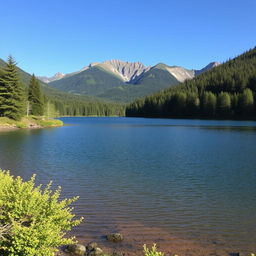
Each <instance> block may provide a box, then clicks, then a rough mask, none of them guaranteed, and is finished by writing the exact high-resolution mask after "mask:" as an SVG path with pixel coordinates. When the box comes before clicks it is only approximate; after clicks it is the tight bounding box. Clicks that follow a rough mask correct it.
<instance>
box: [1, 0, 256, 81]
mask: <svg viewBox="0 0 256 256" xmlns="http://www.w3.org/2000/svg"><path fill="white" fill-rule="evenodd" d="M0 6H1V7H0V8H1V15H0V24H1V31H0V58H2V59H6V58H7V56H8V55H9V54H12V55H13V56H14V58H15V59H16V61H17V62H18V65H19V66H20V67H21V68H22V69H24V70H26V71H27V72H29V73H35V74H36V75H47V76H52V75H53V74H54V73H56V72H58V71H60V72H63V73H70V72H73V71H76V70H79V69H81V68H82V67H84V66H86V65H88V64H89V63H90V62H101V61H104V60H109V59H121V60H124V61H140V62H142V63H144V64H145V65H150V66H152V65H155V64H157V63H159V62H164V63H166V64H168V65H180V66H184V67H186V68H194V69H199V68H202V67H203V66H205V65H207V64H208V63H209V62H211V61H220V62H223V61H225V60H227V59H228V58H232V57H234V56H237V55H239V54H240V53H242V52H243V51H245V50H247V49H249V48H252V47H254V46H255V45H256V19H255V14H256V0H243V1H242V0H214V1H209V0H193V1H191V0H158V1H156V0H155V1H152V0H126V1H121V0H90V1H87V0H72V1H71V0H70V1H68V0H43V1H39V0H33V1H32V0H22V1H20V0H8V1H4V0H2V1H1V5H0Z"/></svg>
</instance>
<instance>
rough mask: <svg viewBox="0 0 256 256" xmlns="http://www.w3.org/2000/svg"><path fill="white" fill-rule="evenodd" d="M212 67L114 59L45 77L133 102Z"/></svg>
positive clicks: (58, 85)
mask: <svg viewBox="0 0 256 256" xmlns="http://www.w3.org/2000/svg"><path fill="white" fill-rule="evenodd" d="M216 65H217V64H216ZM212 67H213V66H209V65H208V66H207V67H205V68H204V69H203V70H187V69H185V68H183V67H177V66H173V67H170V66H167V65H165V64H157V65H156V66H153V67H146V66H144V65H143V64H142V63H140V62H124V61H120V60H111V61H105V62H103V63H92V64H90V65H89V66H87V67H84V68H83V69H82V70H80V71H77V72H74V73H71V74H67V75H63V74H62V73H57V74H56V75H55V76H53V77H51V78H47V77H43V78H41V79H43V80H44V81H51V82H49V85H50V86H52V87H54V88H57V89H59V90H62V91H65V92H72V93H78V94H84V95H91V96H96V97H99V98H103V99H108V100H112V101H117V102H131V101H133V100H134V99H136V98H140V97H144V96H146V95H149V94H152V93H154V92H156V91H159V90H162V89H165V88H168V87H170V86H173V85H177V84H178V83H180V82H183V81H185V80H186V79H191V78H193V77H194V76H195V75H196V74H197V73H200V72H203V71H205V70H208V69H209V68H212ZM39 78H40V77H39Z"/></svg>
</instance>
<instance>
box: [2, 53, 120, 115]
mask: <svg viewBox="0 0 256 256" xmlns="http://www.w3.org/2000/svg"><path fill="white" fill-rule="evenodd" d="M124 112H125V107H124V105H122V104H116V103H111V102H105V101H102V100H98V99H96V98H92V97H87V96H80V95H74V94H69V93H64V92H60V91H58V90H55V89H52V88H50V87H47V86H44V85H43V86H41V82H40V81H38V80H37V79H36V77H35V75H32V76H30V75H28V74H27V73H25V72H24V71H22V70H20V69H19V68H17V67H16V63H15V60H14V59H13V57H11V56H10V57H9V58H8V61H7V63H4V65H3V66H1V67H0V117H8V118H10V119H13V120H20V119H21V118H22V117H23V116H25V115H26V116H28V115H34V116H45V117H47V118H51V117H58V116H123V115H124Z"/></svg>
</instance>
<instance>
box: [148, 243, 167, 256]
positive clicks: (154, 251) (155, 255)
mask: <svg viewBox="0 0 256 256" xmlns="http://www.w3.org/2000/svg"><path fill="white" fill-rule="evenodd" d="M143 249H144V255H145V256H164V253H162V252H158V251H157V248H156V244H153V246H152V249H151V250H150V249H148V248H147V245H145V244H144V245H143Z"/></svg>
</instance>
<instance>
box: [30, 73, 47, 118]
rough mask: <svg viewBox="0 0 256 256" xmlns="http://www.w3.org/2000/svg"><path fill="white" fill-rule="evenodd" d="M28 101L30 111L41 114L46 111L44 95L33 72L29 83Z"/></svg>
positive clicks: (33, 113)
mask: <svg viewBox="0 0 256 256" xmlns="http://www.w3.org/2000/svg"><path fill="white" fill-rule="evenodd" d="M28 101H29V105H30V113H31V114H32V115H36V116H41V115H43V112H44V104H43V95H42V92H41V88H40V84H39V82H38V80H37V79H36V77H35V75H34V74H33V75H32V77H31V80H30V83H29V89H28Z"/></svg>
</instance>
